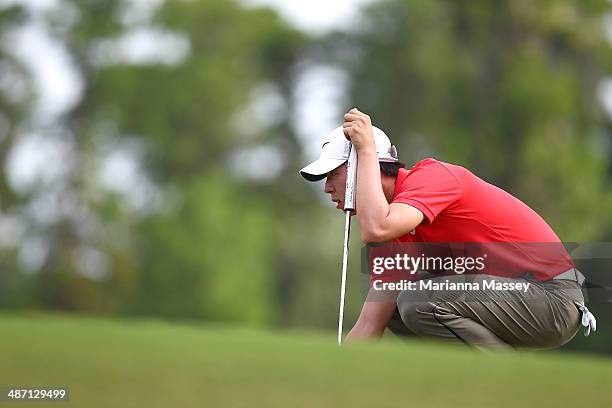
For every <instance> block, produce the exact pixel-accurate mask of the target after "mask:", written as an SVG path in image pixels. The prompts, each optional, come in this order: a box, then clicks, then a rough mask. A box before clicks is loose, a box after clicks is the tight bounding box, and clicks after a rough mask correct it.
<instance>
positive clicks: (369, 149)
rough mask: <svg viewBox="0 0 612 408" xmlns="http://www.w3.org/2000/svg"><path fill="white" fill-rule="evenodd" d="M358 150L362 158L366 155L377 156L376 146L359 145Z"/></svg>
mask: <svg viewBox="0 0 612 408" xmlns="http://www.w3.org/2000/svg"><path fill="white" fill-rule="evenodd" d="M357 152H358V153H359V156H360V157H361V158H363V157H365V156H374V157H377V156H376V146H361V147H357Z"/></svg>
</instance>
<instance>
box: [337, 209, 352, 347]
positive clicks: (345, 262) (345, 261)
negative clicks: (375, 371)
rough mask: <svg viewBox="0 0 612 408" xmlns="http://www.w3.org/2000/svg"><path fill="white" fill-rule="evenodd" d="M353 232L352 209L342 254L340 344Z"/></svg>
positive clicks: (345, 230) (347, 222)
mask: <svg viewBox="0 0 612 408" xmlns="http://www.w3.org/2000/svg"><path fill="white" fill-rule="evenodd" d="M350 233H351V211H350V210H347V211H346V220H345V223H344V252H343V255H342V280H341V282H340V313H339V316H338V345H339V346H340V345H342V324H343V321H344V293H345V292H346V271H347V267H348V256H349V237H350Z"/></svg>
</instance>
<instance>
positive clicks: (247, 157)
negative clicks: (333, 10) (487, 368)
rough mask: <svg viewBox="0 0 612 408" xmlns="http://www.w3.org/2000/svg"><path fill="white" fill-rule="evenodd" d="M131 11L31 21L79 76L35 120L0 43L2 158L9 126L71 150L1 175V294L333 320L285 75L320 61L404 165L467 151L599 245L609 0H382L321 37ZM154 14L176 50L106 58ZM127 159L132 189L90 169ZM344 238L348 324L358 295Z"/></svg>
mask: <svg viewBox="0 0 612 408" xmlns="http://www.w3.org/2000/svg"><path fill="white" fill-rule="evenodd" d="M130 4H134V3H133V2H131V1H127V0H113V1H105V2H101V1H97V0H87V1H81V0H79V1H76V0H64V1H63V2H62V3H61V7H60V8H59V9H58V10H55V11H54V12H49V13H47V14H46V15H45V21H46V24H48V26H49V27H50V30H51V34H52V36H53V38H54V40H56V41H58V42H59V44H61V46H62V47H64V49H65V50H66V51H67V53H68V55H69V56H70V58H71V61H72V63H73V68H74V69H75V71H76V73H77V74H78V75H79V77H80V79H81V81H82V84H83V89H82V95H81V99H80V100H79V102H78V104H77V105H76V106H74V107H73V108H72V109H71V110H70V111H69V112H66V113H65V114H63V115H61V116H60V117H57V118H56V119H55V121H54V123H52V124H36V123H33V122H32V120H31V117H30V116H29V114H30V112H29V110H28V108H29V107H30V106H32V101H33V99H32V98H33V96H32V95H33V94H32V91H30V90H31V89H33V86H32V83H31V80H30V79H29V77H28V70H27V69H25V67H23V66H21V65H19V62H18V60H17V59H15V57H14V56H13V54H11V53H9V52H4V51H2V50H1V49H0V72H2V73H3V76H4V75H5V72H8V71H7V70H10V72H11V75H12V78H20V79H19V80H20V81H21V83H22V84H23V87H22V88H23V89H24V90H26V91H25V92H22V94H23V97H22V98H20V99H15V98H11V95H14V94H15V91H14V89H13V88H11V87H2V89H0V91H2V92H0V122H4V119H3V118H6V122H7V123H8V124H9V125H8V126H7V127H6V129H8V130H7V131H6V132H5V134H3V135H2V137H0V160H1V161H2V164H3V165H4V168H7V160H8V156H9V153H10V152H11V150H12V149H14V148H15V146H16V145H17V144H18V143H19V140H18V137H17V136H18V132H17V130H19V129H27V128H28V127H33V128H35V130H37V131H38V132H40V133H42V134H46V135H49V137H51V136H53V137H55V138H60V139H61V140H62V141H64V142H65V143H67V144H68V146H69V149H68V150H69V152H70V158H69V160H66V162H65V163H62V164H63V165H64V167H65V168H64V169H63V171H62V172H61V173H60V174H61V179H60V180H59V181H57V182H56V183H54V184H53V185H40V186H39V187H38V188H33V189H25V190H24V189H19V188H18V187H19V186H14V185H11V184H10V183H9V182H8V181H7V174H6V172H5V173H3V174H2V177H0V195H1V196H0V198H1V202H0V203H1V209H2V211H3V216H5V217H6V216H18V218H19V220H20V222H21V223H22V224H23V225H24V226H25V227H24V231H23V233H22V234H21V235H20V236H19V239H18V242H17V243H16V245H13V246H11V245H4V246H3V247H2V255H1V257H0V264H1V265H2V266H3V270H4V271H6V272H3V273H2V274H1V275H0V306H1V307H5V308H9V307H10V308H24V307H31V308H44V309H60V310H74V311H80V312H87V313H107V314H128V315H154V316H163V317H172V318H194V319H203V320H217V321H228V322H240V323H244V324H256V325H292V326H306V327H317V326H318V327H327V328H331V327H334V325H335V323H336V318H337V315H336V311H337V302H338V300H337V299H338V283H339V282H338V281H339V273H340V266H341V265H340V263H341V259H340V257H341V239H342V221H343V220H342V217H339V216H338V214H336V213H334V211H332V210H330V209H329V208H328V206H323V205H321V200H320V197H319V195H317V194H315V191H314V189H313V188H312V187H313V186H312V185H309V184H307V183H304V182H303V181H302V180H301V179H300V178H299V177H298V176H297V169H299V168H300V167H301V166H302V165H303V162H304V160H305V159H304V153H303V149H302V142H301V141H300V139H299V138H298V137H297V135H296V133H295V126H294V123H293V122H294V121H295V118H296V106H295V105H296V103H298V102H299V101H296V96H295V83H296V81H297V78H298V77H299V74H300V73H301V72H303V71H304V70H307V69H309V68H310V67H313V66H319V65H332V66H334V67H337V68H339V69H341V70H343V71H344V72H346V73H347V75H348V78H349V84H350V88H349V90H348V92H349V96H350V97H349V100H350V101H352V102H351V104H354V105H355V106H358V107H359V108H360V109H361V110H363V111H366V112H368V113H369V114H370V115H371V116H372V118H373V120H374V122H375V124H377V125H379V126H380V127H382V128H384V129H385V130H386V131H387V132H388V134H389V135H390V136H391V138H392V140H393V141H394V143H395V144H396V145H397V146H398V149H399V151H400V156H401V157H402V158H403V159H404V161H406V162H407V163H408V164H409V165H411V164H412V163H413V162H415V161H417V160H420V159H422V158H424V157H426V156H429V155H433V156H435V157H437V158H439V159H441V160H445V161H449V162H454V163H458V164H461V165H464V166H466V167H468V168H469V169H471V170H473V171H474V172H475V173H476V174H478V175H479V176H482V177H483V178H485V179H486V180H488V181H490V182H493V183H494V184H497V185H499V186H501V187H503V188H505V189H507V190H509V191H510V192H512V193H513V194H515V195H517V196H518V197H519V198H521V199H523V200H524V201H525V202H527V203H528V204H529V205H531V206H532V207H533V208H534V209H536V210H537V211H538V212H539V213H541V214H542V215H543V216H544V218H546V220H548V221H549V222H550V223H551V225H552V226H553V227H554V228H555V230H556V231H557V232H558V233H559V235H560V237H561V238H562V239H565V240H572V241H589V240H591V241H593V240H610V239H611V236H612V222H611V221H610V219H609V218H608V217H606V215H607V214H608V213H609V212H610V210H612V195H611V193H610V188H609V186H610V175H611V173H612V166H611V163H612V160H611V152H610V148H609V146H610V133H609V128H610V126H609V125H610V124H609V121H608V118H607V117H606V116H605V113H604V111H603V109H602V107H601V104H600V102H599V101H598V99H597V91H598V86H599V85H600V84H601V81H602V80H604V79H605V78H606V75H607V74H608V72H609V70H610V64H611V62H612V59H611V53H610V45H609V43H608V41H607V40H606V38H605V33H604V25H603V17H604V16H605V15H606V14H605V13H607V12H608V6H607V4H606V2H605V1H603V0H601V1H600V0H588V1H587V0H581V1H578V0H572V1H570V0H567V1H538V2H536V1H529V0H512V1H503V2H499V1H493V0H479V1H467V0H461V1H448V0H445V1H443V0H381V1H378V2H376V3H373V4H372V5H371V6H370V7H369V8H368V9H367V11H366V12H365V14H364V21H363V22H362V23H360V24H359V25H358V26H356V27H355V29H354V30H352V31H350V32H348V33H347V32H337V33H331V34H329V35H327V36H324V37H317V38H308V37H307V35H306V34H303V33H300V32H298V31H296V29H294V28H292V27H290V26H288V25H287V24H286V23H284V22H283V21H282V20H281V19H280V18H279V17H278V16H277V15H276V14H275V13H274V12H272V11H271V10H267V9H245V8H243V7H241V6H239V5H238V4H237V3H236V2H233V1H226V0H207V1H186V0H185V1H181V0H167V1H166V2H164V3H163V5H162V6H161V7H160V8H159V9H158V10H156V11H155V13H154V14H153V16H152V18H151V20H150V21H128V20H129V19H128V20H126V18H125V16H126V7H128V6H129V5H130ZM66 16H73V19H70V18H66ZM32 19H33V17H32V16H28V14H27V13H25V12H24V11H23V10H21V9H19V8H10V9H4V10H2V12H1V13H0V35H2V36H3V39H4V44H5V47H4V49H6V48H7V41H9V40H7V38H9V39H10V37H6V36H5V35H4V33H5V32H10V30H11V29H12V27H15V26H17V25H19V24H24V23H27V22H28V21H30V20H32ZM147 27H148V28H151V27H153V28H155V29H156V30H157V32H163V33H166V34H167V33H172V34H173V35H174V36H175V37H176V36H178V37H179V38H181V39H183V40H185V41H186V42H187V43H188V52H187V54H186V56H185V58H184V59H182V60H179V61H178V62H173V63H164V62H155V61H153V62H133V61H130V60H129V59H121V58H117V57H116V55H114V54H113V52H116V51H117V50H119V49H120V48H121V47H120V45H119V42H118V41H120V40H121V39H122V38H124V37H125V36H127V35H129V34H130V33H132V32H133V31H134V30H138V29H142V28H147ZM5 37H6V38H5ZM113 58H115V59H113ZM0 84H4V82H1V83H0ZM262 90H263V91H264V93H265V94H266V95H267V96H268V97H270V95H271V97H272V98H273V99H275V100H276V101H277V103H276V104H277V105H278V109H275V111H274V113H273V114H272V116H273V117H272V118H271V120H268V121H267V122H266V123H265V124H263V125H262V124H261V123H259V122H258V120H257V118H256V117H253V113H252V110H253V109H252V108H253V106H252V105H255V106H258V105H265V104H266V103H269V101H266V100H263V99H265V98H261V94H262ZM345 108H348V107H341V110H344V109H345ZM268 119H270V118H268ZM300 120H312V121H315V120H317V118H301V119H300ZM338 120H340V117H339V118H338ZM0 129H2V131H4V130H3V129H4V126H0ZM58 129H59V130H58ZM320 136H321V135H313V137H320ZM258 149H260V150H258ZM261 149H263V150H261ZM262 151H263V152H264V153H265V152H268V154H267V155H266V154H259V155H258V154H254V152H255V153H257V152H259V153H261V152H262ZM126 152H127V153H129V154H132V155H133V157H134V158H135V159H136V161H137V164H138V168H139V169H140V170H141V172H142V173H143V175H144V176H143V177H141V178H137V179H136V181H134V178H133V177H132V175H130V173H129V171H127V170H125V168H122V167H120V169H123V170H121V171H115V173H113V177H114V178H115V179H119V180H117V181H119V182H123V183H127V184H126V185H131V187H130V188H131V189H132V190H138V191H137V193H138V195H139V197H140V198H139V201H138V202H137V203H136V204H134V203H131V202H130V200H128V199H126V195H129V193H130V191H128V192H125V191H117V190H116V189H112V188H109V186H108V185H107V184H105V183H103V182H102V181H101V178H100V174H99V173H100V167H101V166H102V165H103V163H104V162H105V159H107V158H108V156H109V155H111V156H112V155H113V154H115V155H116V154H119V155H121V154H127V153H126ZM270 152H271V154H273V155H275V156H276V157H278V159H279V163H281V164H280V169H279V171H277V172H274V171H272V170H271V171H270V174H264V175H262V174H261V172H258V171H257V169H254V168H253V167H254V166H256V167H262V168H271V167H270V166H269V164H270V163H268V161H271V159H270ZM130 183H131V184H130ZM315 188H321V186H319V185H316V186H315ZM48 196H51V197H53V200H51V201H52V202H54V203H55V204H56V205H57V206H58V207H59V208H60V210H58V211H57V212H56V213H57V214H56V215H55V216H54V217H52V218H51V219H47V220H44V221H41V220H40V217H37V216H36V212H35V211H32V208H33V206H34V204H37V206H38V207H36V206H34V207H36V208H39V207H40V206H41V204H40V203H41V200H43V199H44V198H45V197H48ZM42 203H43V204H42V206H43V208H45V206H46V205H47V204H48V203H49V200H47V201H45V200H43V201H42ZM358 235H359V234H358V231H357V230H355V233H354V234H353V242H352V247H353V253H352V259H351V265H354V266H355V267H354V271H351V278H350V280H349V285H350V286H349V290H348V293H349V299H348V310H347V316H348V319H347V320H348V321H350V320H351V319H353V318H355V316H356V314H357V313H358V311H359V308H360V304H361V295H362V293H363V292H362V288H361V285H362V282H363V278H364V277H363V276H361V275H359V274H358V272H357V270H358V267H357V265H358V264H359V251H358V250H357V248H358V247H359V242H358ZM33 238H35V239H38V241H36V240H35V242H39V243H40V242H43V243H44V245H43V246H44V248H46V251H43V252H44V257H43V261H42V262H41V263H40V265H41V266H40V267H32V266H31V265H30V266H28V265H27V262H24V261H23V258H24V251H25V252H26V255H27V253H28V252H30V249H31V242H32V239H33ZM608 321H609V320H608ZM588 347H589V345H588V344H586V345H585V346H584V348H588ZM596 348H597V349H598V350H608V351H611V350H610V349H609V342H608V346H606V344H605V343H601V344H599V345H597V347H596ZM594 349H595V348H594Z"/></svg>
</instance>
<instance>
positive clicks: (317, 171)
mask: <svg viewBox="0 0 612 408" xmlns="http://www.w3.org/2000/svg"><path fill="white" fill-rule="evenodd" d="M345 162H346V160H342V159H325V158H320V159H317V160H315V161H313V162H312V163H310V164H309V165H308V166H306V167H304V168H303V169H302V170H300V174H301V175H302V177H304V178H305V179H306V180H308V181H319V180H323V179H324V178H325V177H327V173H329V172H330V171H332V170H334V169H335V168H337V167H339V166H341V165H342V164H344V163H345Z"/></svg>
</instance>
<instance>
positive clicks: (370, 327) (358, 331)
mask: <svg viewBox="0 0 612 408" xmlns="http://www.w3.org/2000/svg"><path fill="white" fill-rule="evenodd" d="M384 331H385V329H384V328H382V329H381V328H380V327H379V325H376V324H367V323H360V322H357V323H356V324H355V326H353V328H352V329H351V331H349V332H348V334H347V335H346V340H345V341H346V342H348V343H352V342H355V341H364V340H378V339H379V338H380V337H381V336H382V335H383V332H384Z"/></svg>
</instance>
